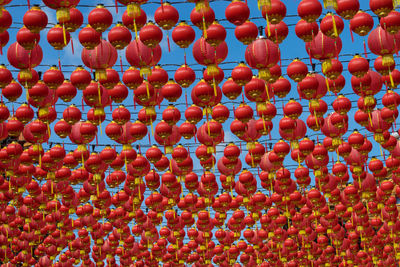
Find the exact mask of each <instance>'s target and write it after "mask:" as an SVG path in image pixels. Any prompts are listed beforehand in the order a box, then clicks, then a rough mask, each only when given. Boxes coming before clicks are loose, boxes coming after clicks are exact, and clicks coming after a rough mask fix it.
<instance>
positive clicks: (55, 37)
mask: <svg viewBox="0 0 400 267" xmlns="http://www.w3.org/2000/svg"><path fill="white" fill-rule="evenodd" d="M70 39H71V36H70V34H69V32H68V31H65V29H63V28H62V27H61V26H60V25H59V24H57V25H55V26H54V27H53V28H51V29H50V30H49V31H48V32H47V42H48V43H49V44H50V45H51V46H52V47H54V49H56V50H62V49H63V48H64V47H66V46H67V45H68V43H69V41H70Z"/></svg>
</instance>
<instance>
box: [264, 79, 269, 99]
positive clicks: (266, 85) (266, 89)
mask: <svg viewBox="0 0 400 267" xmlns="http://www.w3.org/2000/svg"><path fill="white" fill-rule="evenodd" d="M268 91H269V90H268V84H267V83H265V92H266V93H267V99H268V100H269V99H270V98H269V92H268Z"/></svg>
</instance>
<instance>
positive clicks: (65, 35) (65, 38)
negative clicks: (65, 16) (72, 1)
mask: <svg viewBox="0 0 400 267" xmlns="http://www.w3.org/2000/svg"><path fill="white" fill-rule="evenodd" d="M63 37H64V45H67V33H66V32H65V24H63Z"/></svg>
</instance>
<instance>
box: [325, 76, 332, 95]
mask: <svg viewBox="0 0 400 267" xmlns="http://www.w3.org/2000/svg"><path fill="white" fill-rule="evenodd" d="M325 84H326V89H328V92H329V95H331V89H330V88H329V80H328V78H325Z"/></svg>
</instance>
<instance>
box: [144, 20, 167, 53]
mask: <svg viewBox="0 0 400 267" xmlns="http://www.w3.org/2000/svg"><path fill="white" fill-rule="evenodd" d="M139 38H140V41H141V42H142V43H143V44H144V45H146V46H147V47H150V48H154V47H156V46H157V45H158V44H159V43H160V42H161V40H162V38H163V33H162V31H161V30H160V28H159V27H157V25H155V24H154V23H152V22H148V23H147V24H146V25H145V26H143V28H142V29H141V30H140V33H139Z"/></svg>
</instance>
